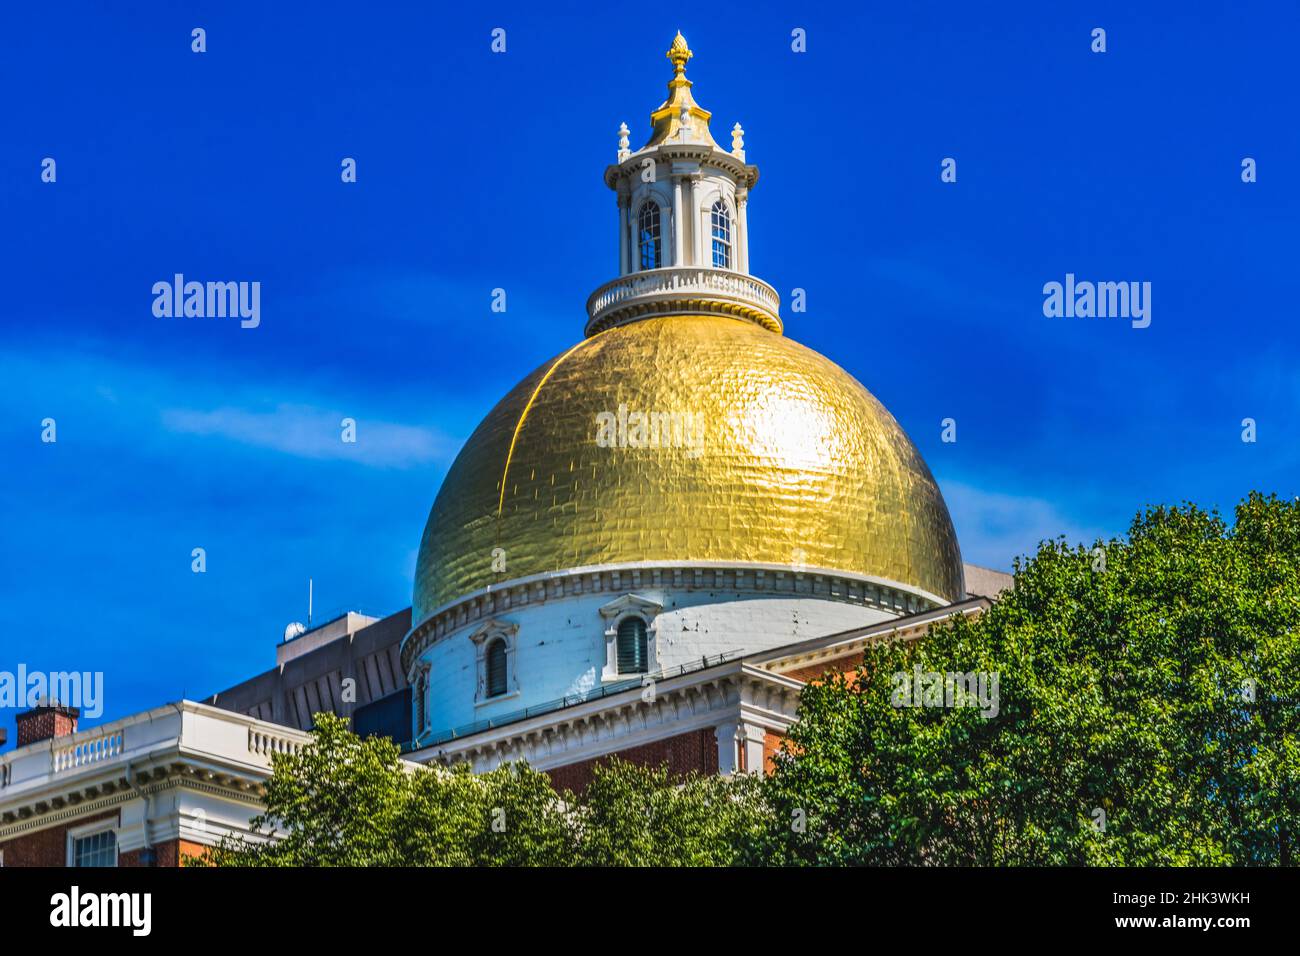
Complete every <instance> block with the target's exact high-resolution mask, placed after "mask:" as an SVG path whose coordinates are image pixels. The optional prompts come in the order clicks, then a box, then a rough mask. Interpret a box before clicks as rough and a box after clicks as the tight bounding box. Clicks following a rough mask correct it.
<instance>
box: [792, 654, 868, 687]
mask: <svg viewBox="0 0 1300 956" xmlns="http://www.w3.org/2000/svg"><path fill="white" fill-rule="evenodd" d="M861 663H862V653H861V652H858V653H857V654H850V655H849V656H848V657H840V658H837V659H835V660H833V661H826V662H824V663H821V664H813V665H811V666H809V667H801V668H799V669H798V670H793V671H782V672H781V676H782V677H793V678H794V679H795V680H801V681H803V682H804V683H805V684H816V683H818V682H819V681H821V680H822V679H823V678H824V677H825V676H826V675H827V674H829V673H830V672H832V671H839V672H840V673H845V672H848V671H855V670H857V669H858V665H859V664H861Z"/></svg>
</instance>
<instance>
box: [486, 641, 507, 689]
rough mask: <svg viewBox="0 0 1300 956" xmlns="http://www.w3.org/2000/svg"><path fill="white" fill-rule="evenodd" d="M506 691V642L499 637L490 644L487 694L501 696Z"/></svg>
mask: <svg viewBox="0 0 1300 956" xmlns="http://www.w3.org/2000/svg"><path fill="white" fill-rule="evenodd" d="M505 692H506V642H505V641H503V640H501V639H500V638H498V639H497V640H495V641H493V642H492V643H491V644H490V645H489V646H488V652H487V695H488V696H489V697H500V696H501V695H502V694H504V693H505Z"/></svg>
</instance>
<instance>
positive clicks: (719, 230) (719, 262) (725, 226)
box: [710, 200, 731, 269]
mask: <svg viewBox="0 0 1300 956" xmlns="http://www.w3.org/2000/svg"><path fill="white" fill-rule="evenodd" d="M710 218H711V219H712V220H713V268H715V269H730V268H731V216H730V215H729V214H728V213H727V207H726V204H724V203H723V202H722V201H721V200H719V201H718V202H715V203H714V204H713V213H712V215H711V217H710Z"/></svg>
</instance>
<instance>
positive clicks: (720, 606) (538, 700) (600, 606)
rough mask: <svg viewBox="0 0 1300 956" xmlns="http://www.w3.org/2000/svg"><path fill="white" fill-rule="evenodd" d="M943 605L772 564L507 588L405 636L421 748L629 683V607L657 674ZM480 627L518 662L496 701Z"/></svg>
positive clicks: (634, 570) (557, 578)
mask: <svg viewBox="0 0 1300 956" xmlns="http://www.w3.org/2000/svg"><path fill="white" fill-rule="evenodd" d="M936 603H937V602H936V601H932V600H929V599H928V597H927V596H925V595H922V594H920V593H918V592H915V591H914V590H913V589H906V588H903V587H902V586H901V585H897V584H894V583H892V582H878V581H874V580H872V579H868V578H866V577H860V576H854V575H849V574H844V573H839V572H829V571H828V572H820V571H806V572H797V571H793V570H791V569H790V568H788V567H787V568H780V567H775V566H774V567H771V568H766V567H758V566H754V567H742V566H711V567H703V566H701V567H690V566H681V565H678V566H672V567H654V566H650V565H647V566H643V567H634V566H618V567H605V568H598V569H581V570H578V571H575V572H572V573H569V574H560V575H553V576H549V577H548V578H546V579H539V580H531V581H526V582H518V583H516V584H513V585H507V586H503V587H501V588H498V589H495V590H494V592H493V593H491V594H488V593H484V594H483V595H480V596H479V597H478V598H476V599H474V600H473V601H467V602H465V606H464V608H463V609H462V610H463V616H462V615H461V614H457V613H456V612H455V609H452V610H449V611H447V612H444V614H443V616H444V617H445V618H446V619H447V620H448V622H449V623H448V624H446V625H444V627H443V629H442V630H441V631H439V630H437V629H434V630H431V631H428V632H425V633H424V634H423V635H421V633H420V632H419V631H418V630H417V631H415V632H413V633H412V635H411V637H408V638H407V641H406V644H405V645H404V648H403V663H404V666H406V667H407V670H408V672H409V673H410V674H411V675H412V678H411V681H412V685H413V686H415V687H417V692H418V693H419V694H420V699H419V700H418V701H417V702H416V706H415V708H414V711H415V715H416V723H417V726H416V727H415V728H414V731H415V738H416V745H417V747H418V746H419V745H420V743H421V742H422V741H423V740H424V739H428V738H430V737H436V736H439V735H441V734H442V733H444V732H445V731H448V730H451V729H453V728H460V727H463V726H465V725H469V724H473V723H475V722H479V721H486V720H496V719H499V718H501V717H504V716H506V715H509V714H513V713H515V712H517V711H520V710H523V709H525V708H530V707H536V706H538V705H541V704H545V703H548V702H551V701H555V700H558V699H560V698H565V697H570V698H574V697H582V696H585V695H588V694H590V693H591V692H593V691H596V690H599V689H600V688H601V687H602V686H605V685H607V684H609V683H611V682H616V681H626V680H628V679H629V675H627V674H619V673H618V672H617V666H616V660H615V658H614V652H613V641H614V638H615V636H616V634H617V627H618V623H619V621H620V620H621V619H622V617H623V616H625V615H627V614H635V615H637V616H639V617H640V618H641V619H642V620H643V621H645V623H646V625H647V634H648V637H649V641H648V644H649V658H650V666H649V673H651V674H656V673H659V672H674V671H677V670H679V669H681V668H683V667H689V666H691V665H695V664H698V663H699V662H701V661H702V659H704V658H716V657H719V656H721V655H729V656H733V657H734V656H739V655H742V654H753V653H756V652H758V651H763V650H768V649H771V648H777V647H783V646H785V645H788V644H793V643H796V642H799V641H804V640H809V639H811V638H820V637H825V636H826V635H828V634H835V633H838V632H841V631H847V630H852V629H855V628H862V627H866V626H868V625H871V624H875V623H877V622H880V621H885V620H889V619H891V618H895V617H898V616H900V615H902V614H907V613H913V612H915V611H919V610H922V609H924V608H926V607H931V606H934V605H935V604H936ZM435 617H437V615H435ZM431 620H433V619H431ZM484 633H502V634H508V635H509V640H510V645H509V647H510V661H511V664H512V665H513V666H512V668H511V670H510V673H509V677H508V684H509V688H508V692H507V694H505V695H502V696H501V697H499V698H485V697H484V696H483V692H482V688H483V684H484V680H485V673H484V657H483V650H482V649H483V641H482V640H476V637H480V636H481V635H483V634H484ZM413 639H414V640H413ZM632 676H633V677H635V676H636V675H632Z"/></svg>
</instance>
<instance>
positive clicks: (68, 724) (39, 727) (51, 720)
mask: <svg viewBox="0 0 1300 956" xmlns="http://www.w3.org/2000/svg"><path fill="white" fill-rule="evenodd" d="M16 723H17V724H18V743H17V744H16V745H15V746H18V747H26V746H27V745H28V744H34V743H36V742H37V741H38V740H49V739H50V738H51V737H66V736H68V734H75V733H76V732H77V718H76V717H74V716H72V714H71V713H70V712H68V711H65V710H62V709H59V708H54V707H48V708H41V709H40V710H36V711H28V712H27V713H25V714H19V715H18V719H17V721H16Z"/></svg>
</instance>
